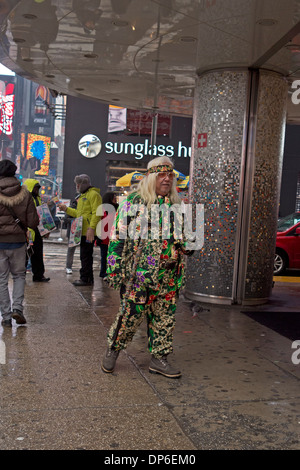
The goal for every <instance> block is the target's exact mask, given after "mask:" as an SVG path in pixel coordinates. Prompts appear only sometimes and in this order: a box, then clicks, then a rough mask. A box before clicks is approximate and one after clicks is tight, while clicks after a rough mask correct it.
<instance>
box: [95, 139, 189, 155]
mask: <svg viewBox="0 0 300 470" xmlns="http://www.w3.org/2000/svg"><path fill="white" fill-rule="evenodd" d="M104 149H105V152H106V153H107V154H117V155H121V154H123V155H133V156H134V157H135V158H136V160H141V159H142V158H143V157H146V156H147V155H151V156H155V157H164V156H166V157H178V158H181V157H183V158H188V157H190V156H191V147H187V146H185V145H183V144H182V142H178V145H177V146H176V147H174V146H173V145H151V143H150V141H149V140H148V139H146V140H145V142H144V143H138V144H133V143H132V142H106V144H105V145H104Z"/></svg>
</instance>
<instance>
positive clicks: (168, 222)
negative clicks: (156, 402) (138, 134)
mask: <svg viewBox="0 0 300 470" xmlns="http://www.w3.org/2000/svg"><path fill="white" fill-rule="evenodd" d="M175 208H176V209H177V210H178V212H177V211H175V212H174V210H175ZM171 209H172V210H171ZM154 214H156V215H157V218H156V220H155V215H154ZM182 221H183V212H182V205H181V199H180V198H179V196H178V194H177V191H176V178H175V176H174V172H173V164H172V162H171V160H170V159H169V158H167V157H159V158H156V159H154V160H151V161H150V163H149V164H148V169H147V173H146V175H145V177H144V179H143V180H142V181H141V182H140V183H139V186H138V189H137V191H136V192H133V193H132V194H130V196H129V197H128V198H127V199H126V200H125V201H123V202H122V203H121V204H120V207H119V210H118V212H117V214H116V218H115V222H114V226H113V230H112V233H111V238H110V243H109V248H108V256H107V265H108V269H107V276H108V282H109V284H110V285H111V286H112V287H114V288H116V289H120V292H121V303H120V308H119V312H118V314H117V317H116V319H115V321H114V322H113V324H112V326H111V328H110V330H109V333H108V348H107V351H106V353H105V356H104V358H103V361H102V370H103V371H104V372H108V373H109V372H113V370H114V367H115V363H116V360H117V358H118V355H119V352H120V350H122V349H125V348H126V346H127V345H128V343H129V342H130V341H131V340H132V338H133V336H134V334H135V332H136V330H137V328H138V326H139V325H140V323H141V322H142V320H143V316H144V315H145V316H146V319H147V324H148V350H149V352H150V353H151V355H152V358H151V362H150V365H149V370H150V372H154V373H158V374H162V375H164V376H166V377H170V378H177V377H180V375H181V372H180V371H179V370H177V368H175V367H173V366H171V365H170V364H169V363H168V361H167V356H168V354H170V353H171V352H172V350H173V344H172V343H173V330H174V326H175V310H176V302H177V298H178V295H179V289H180V288H181V287H182V286H183V284H184V255H185V254H186V255H189V254H191V252H190V251H189V250H187V249H186V241H185V238H184V236H183V224H182ZM178 227H181V233H179V231H178ZM165 229H167V230H166V231H165Z"/></svg>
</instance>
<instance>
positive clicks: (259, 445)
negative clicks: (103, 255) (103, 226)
mask: <svg viewBox="0 0 300 470" xmlns="http://www.w3.org/2000/svg"><path fill="white" fill-rule="evenodd" d="M66 249H67V247H66V245H65V244H64V243H53V240H52V242H51V240H50V241H49V242H47V243H46V242H45V243H44V251H45V265H46V275H49V276H50V277H51V281H50V282H49V283H46V284H39V283H33V282H32V280H31V275H30V274H29V273H27V276H26V302H25V312H24V313H25V316H26V318H27V322H28V323H27V325H25V326H16V325H15V324H14V325H13V327H12V328H3V327H0V347H1V348H2V349H0V351H1V353H0V384H1V394H0V396H1V414H0V450H7V449H9V450H18V449H29V450H62V449H66V450H75V449H86V450H108V451H111V452H113V451H114V452H117V451H122V450H132V451H133V450H148V451H149V450H169V451H191V452H192V453H193V452H196V451H197V450H208V449H209V450H216V449H219V450H223V449H226V450H228V449H233V450H247V449H249V450H254V449H257V450H262V449H266V450H272V449H284V450H287V449H291V450H296V449H300V387H299V385H300V382H299V379H300V363H299V364H298V363H297V362H300V331H299V338H298V339H299V346H297V348H298V349H293V347H292V345H293V340H292V339H291V336H290V335H289V334H287V333H286V332H285V331H283V332H281V331H278V330H277V331H276V330H275V329H274V328H273V327H272V324H271V325H270V324H269V325H265V324H263V323H262V322H259V321H257V319H256V318H254V317H253V312H254V313H256V314H257V312H260V311H263V312H265V314H266V312H269V313H271V312H279V311H280V312H281V314H282V313H283V312H286V313H287V322H288V321H289V320H288V318H289V315H288V314H291V315H292V316H291V317H290V318H292V317H293V322H294V323H293V329H294V330H295V328H299V324H300V322H299V321H297V319H298V320H299V316H300V308H299V305H300V301H299V300H300V284H297V283H296V282H277V281H276V283H275V287H274V289H273V294H272V298H271V301H270V303H269V304H268V305H265V306H262V307H256V308H251V309H250V308H242V307H240V306H238V307H237V306H226V307H223V306H213V305H205V304H194V303H192V302H189V301H188V300H187V299H185V298H184V296H183V295H181V296H180V299H179V302H178V308H177V317H176V318H177V319H176V329H175V334H174V354H173V355H172V356H171V357H170V362H173V363H174V364H175V363H176V366H178V367H179V368H180V369H181V370H182V377H181V378H180V379H177V380H174V379H173V380H172V379H167V378H164V377H162V376H159V375H155V374H150V373H149V371H148V364H149V360H150V357H149V354H148V352H147V350H146V344H147V339H146V325H145V324H143V325H142V326H141V327H140V329H139V331H138V333H137V334H136V336H135V337H134V341H133V342H132V344H131V345H130V346H129V347H128V349H127V351H125V352H123V351H122V352H121V354H120V356H119V359H118V362H117V366H116V369H115V372H114V373H113V374H104V373H103V372H102V371H101V369H100V362H101V357H102V355H103V353H104V351H105V349H106V334H107V330H108V328H109V326H110V324H111V322H112V321H113V319H114V317H115V314H116V312H117V309H118V302H119V296H118V293H117V292H116V291H114V290H112V289H110V288H108V287H107V284H106V283H105V282H103V281H102V280H101V279H100V278H99V277H98V272H99V270H98V266H99V261H100V253H98V252H97V251H98V250H96V252H95V262H94V268H95V285H94V287H93V288H91V287H80V288H75V287H74V286H73V285H72V283H71V281H73V280H75V279H78V269H79V267H80V261H79V250H78V252H77V250H76V253H75V262H74V266H73V268H74V270H73V273H74V274H72V275H68V276H67V275H66V274H65V269H64V268H65V256H66ZM242 312H249V314H250V315H248V314H246V313H242ZM251 315H252V317H251ZM295 319H296V321H295ZM296 331H297V330H296ZM294 346H295V345H294ZM297 350H299V354H297ZM293 361H294V362H295V363H293Z"/></svg>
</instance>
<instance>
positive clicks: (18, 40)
mask: <svg viewBox="0 0 300 470" xmlns="http://www.w3.org/2000/svg"><path fill="white" fill-rule="evenodd" d="M14 42H16V43H18V44H20V43H22V42H26V41H25V39H23V38H14Z"/></svg>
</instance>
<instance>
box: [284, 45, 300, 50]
mask: <svg viewBox="0 0 300 470" xmlns="http://www.w3.org/2000/svg"><path fill="white" fill-rule="evenodd" d="M285 48H286V49H288V50H289V51H291V52H300V44H287V45H286V46H285Z"/></svg>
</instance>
